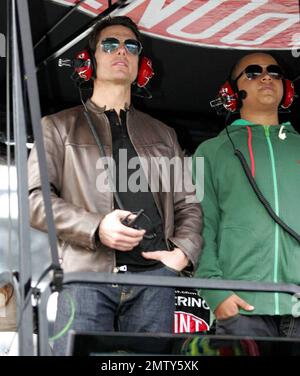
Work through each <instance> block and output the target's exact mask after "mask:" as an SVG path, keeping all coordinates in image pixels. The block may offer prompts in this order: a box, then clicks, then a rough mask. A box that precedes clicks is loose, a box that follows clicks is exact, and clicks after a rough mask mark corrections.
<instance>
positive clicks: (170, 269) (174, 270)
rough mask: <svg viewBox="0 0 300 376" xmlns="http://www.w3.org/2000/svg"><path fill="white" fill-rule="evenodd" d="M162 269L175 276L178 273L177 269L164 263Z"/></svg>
mask: <svg viewBox="0 0 300 376" xmlns="http://www.w3.org/2000/svg"><path fill="white" fill-rule="evenodd" d="M164 269H165V270H167V271H169V272H172V274H175V275H176V276H178V275H179V274H180V271H179V270H176V269H173V268H171V267H170V266H167V265H165V264H164Z"/></svg>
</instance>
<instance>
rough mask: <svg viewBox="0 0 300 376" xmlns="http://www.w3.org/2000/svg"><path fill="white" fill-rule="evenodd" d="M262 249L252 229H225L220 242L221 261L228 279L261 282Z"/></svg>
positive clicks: (235, 227)
mask: <svg viewBox="0 0 300 376" xmlns="http://www.w3.org/2000/svg"><path fill="white" fill-rule="evenodd" d="M262 253H263V252H262V249H261V247H260V245H259V242H258V239H257V237H256V236H255V234H254V232H253V231H251V229H248V228H245V227H237V226H232V227H231V226H230V227H229V226H228V227H224V228H223V230H222V233H221V238H220V242H219V260H220V267H221V269H222V271H223V276H224V278H226V279H237V280H247V279H248V280H259V279H260V277H261V268H262V265H263V264H262V263H263V255H262Z"/></svg>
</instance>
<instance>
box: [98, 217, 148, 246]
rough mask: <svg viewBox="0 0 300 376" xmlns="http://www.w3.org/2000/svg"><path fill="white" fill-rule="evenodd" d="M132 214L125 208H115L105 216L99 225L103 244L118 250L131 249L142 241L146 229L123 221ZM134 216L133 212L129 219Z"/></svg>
mask: <svg viewBox="0 0 300 376" xmlns="http://www.w3.org/2000/svg"><path fill="white" fill-rule="evenodd" d="M130 214H131V213H130V212H128V211H125V210H114V211H113V212H111V213H109V214H107V215H106V216H105V217H104V218H103V220H102V221H101V223H100V226H99V237H100V241H101V243H102V244H104V245H106V246H107V247H109V248H113V249H117V250H118V251H131V250H132V249H133V248H134V247H136V246H137V245H138V244H139V243H140V242H141V241H142V239H143V236H144V234H145V230H136V229H134V228H131V227H128V226H124V225H123V224H122V223H121V221H122V220H123V219H124V218H125V217H127V216H128V215H130ZM134 217H135V215H134V214H131V215H130V216H129V219H130V220H131V219H133V218H134Z"/></svg>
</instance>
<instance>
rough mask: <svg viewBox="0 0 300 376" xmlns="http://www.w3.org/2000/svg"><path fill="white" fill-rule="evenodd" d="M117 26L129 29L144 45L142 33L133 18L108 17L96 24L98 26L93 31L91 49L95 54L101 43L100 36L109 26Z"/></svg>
mask: <svg viewBox="0 0 300 376" xmlns="http://www.w3.org/2000/svg"><path fill="white" fill-rule="evenodd" d="M115 25H120V26H124V27H127V28H128V29H130V30H131V31H132V32H133V33H134V35H135V36H136V38H137V40H138V41H139V42H141V43H142V36H141V33H140V31H139V29H138V27H137V25H136V23H135V22H133V21H132V19H131V18H129V17H126V16H116V17H106V18H103V19H102V20H101V21H99V23H97V24H96V26H95V27H94V29H93V31H92V32H91V34H90V37H89V47H90V49H91V50H92V51H93V52H94V53H95V51H96V48H97V43H98V41H99V35H100V33H101V31H102V30H103V29H105V28H107V27H109V26H115Z"/></svg>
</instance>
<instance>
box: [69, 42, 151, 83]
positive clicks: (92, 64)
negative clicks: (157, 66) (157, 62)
mask: <svg viewBox="0 0 300 376" xmlns="http://www.w3.org/2000/svg"><path fill="white" fill-rule="evenodd" d="M73 66H74V70H75V72H76V73H77V76H78V78H79V79H82V80H83V81H89V80H91V79H94V78H95V77H96V61H95V58H94V54H93V53H91V52H90V51H89V50H88V49H86V50H83V51H80V52H78V53H77V54H76V56H75V59H74V63H73ZM153 75H154V72H153V68H152V61H151V60H150V59H149V58H148V57H146V56H142V57H141V58H140V61H139V71H138V75H137V81H136V84H137V86H138V87H139V88H143V87H145V86H146V85H147V84H148V82H149V81H150V79H151V78H152V77H153Z"/></svg>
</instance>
